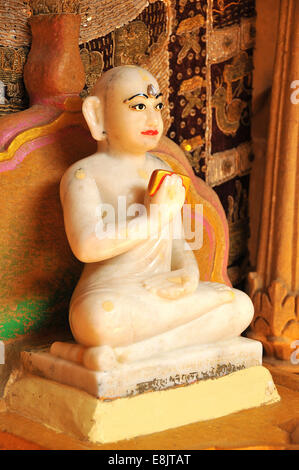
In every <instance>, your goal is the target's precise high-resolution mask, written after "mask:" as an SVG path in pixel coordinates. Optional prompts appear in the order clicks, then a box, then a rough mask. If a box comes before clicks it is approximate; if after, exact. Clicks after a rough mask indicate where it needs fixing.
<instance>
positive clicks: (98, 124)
mask: <svg viewBox="0 0 299 470" xmlns="http://www.w3.org/2000/svg"><path fill="white" fill-rule="evenodd" d="M161 100H162V95H161V93H160V89H159V85H158V82H157V80H156V79H155V78H154V77H153V76H152V74H151V73H150V72H148V71H147V70H144V69H142V68H141V67H136V66H134V65H124V66H120V67H115V68H113V69H110V70H108V71H107V72H105V73H104V74H103V75H102V76H101V77H100V79H99V80H98V81H97V83H96V85H95V87H94V89H93V90H92V93H91V96H89V97H87V98H86V99H85V101H84V103H83V114H84V116H85V119H86V121H87V123H88V125H89V128H90V130H91V133H92V135H93V137H94V138H95V139H96V140H98V141H105V145H106V148H109V149H110V150H111V149H113V151H114V152H115V153H117V154H121V153H122V152H123V153H127V154H133V153H134V152H135V153H136V152H137V153H139V154H141V153H142V152H146V151H148V150H150V149H152V148H154V147H155V146H156V144H157V142H158V140H159V138H160V137H161V135H162V132H163V121H162V117H161V109H162V107H163V103H162V101H161ZM111 153H113V152H112V150H111Z"/></svg>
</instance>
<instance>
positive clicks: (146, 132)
mask: <svg viewBox="0 0 299 470" xmlns="http://www.w3.org/2000/svg"><path fill="white" fill-rule="evenodd" d="M141 134H143V135H158V134H159V132H158V131H153V130H149V131H143V132H141Z"/></svg>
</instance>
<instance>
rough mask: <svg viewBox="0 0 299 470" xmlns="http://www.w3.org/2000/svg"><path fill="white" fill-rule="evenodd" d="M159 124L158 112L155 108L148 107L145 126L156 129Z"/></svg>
mask: <svg viewBox="0 0 299 470" xmlns="http://www.w3.org/2000/svg"><path fill="white" fill-rule="evenodd" d="M158 124H159V113H157V111H156V110H155V109H148V112H147V126H148V127H149V128H151V129H156V128H157V127H158Z"/></svg>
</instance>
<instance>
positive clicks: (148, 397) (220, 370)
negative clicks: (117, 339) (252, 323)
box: [5, 338, 280, 443]
mask: <svg viewBox="0 0 299 470" xmlns="http://www.w3.org/2000/svg"><path fill="white" fill-rule="evenodd" d="M182 352H183V350H181V351H175V352H173V353H169V354H167V355H165V356H163V358H162V357H161V356H160V357H158V358H156V359H152V360H151V361H144V362H139V363H135V364H134V365H133V364H131V365H124V366H122V367H120V368H119V369H115V370H114V371H110V372H92V371H87V370H86V369H84V368H83V367H81V366H78V365H76V364H71V363H67V361H63V360H61V359H58V358H56V357H53V356H52V357H51V355H50V354H48V353H46V352H36V353H33V352H31V353H23V364H24V366H25V371H24V373H23V374H21V375H19V377H17V378H16V380H15V381H14V382H12V381H11V383H10V384H8V386H7V389H6V395H5V396H6V403H7V407H8V409H9V410H11V411H14V412H17V413H20V414H22V415H24V416H27V417H30V419H33V420H36V421H39V422H42V423H43V424H45V425H47V426H49V427H51V428H53V429H55V430H57V431H60V432H65V433H67V434H69V435H72V436H73V437H76V438H79V439H85V440H86V439H88V440H89V441H91V442H100V443H106V442H114V441H118V440H122V439H128V438H132V437H135V436H139V435H145V434H151V433H154V432H159V431H164V430H166V429H171V428H175V427H178V426H182V425H185V424H189V423H194V422H197V421H204V420H208V419H213V418H219V417H221V416H225V415H228V414H230V413H234V412H237V411H241V410H244V409H248V408H252V407H257V406H260V405H263V404H269V403H274V402H276V401H279V399H280V398H279V395H278V393H277V391H276V388H275V385H274V383H273V380H272V377H271V375H270V373H269V371H268V370H267V369H265V368H264V367H262V366H261V365H259V364H260V363H261V362H260V361H261V348H260V343H258V342H256V341H252V340H248V339H246V338H235V339H234V340H231V341H227V342H225V343H224V342H223V343H219V344H217V345H205V346H202V347H201V348H199V347H196V348H188V350H187V349H185V350H184V355H183V354H182ZM196 357H197V359H196ZM155 361H157V363H159V364H160V366H158V367H157V364H155ZM71 367H72V372H71ZM151 368H152V369H151ZM151 370H152V371H151ZM154 370H155V372H154ZM30 371H31V373H30ZM32 373H35V374H38V375H44V376H46V375H48V376H52V377H51V378H52V380H50V379H49V378H44V377H40V376H38V375H32ZM80 374H81V375H80ZM75 377H76V379H75ZM54 380H55V381H54ZM70 380H73V383H72V385H73V386H70V385H65V383H66V382H68V381H70ZM75 380H77V385H76V387H78V386H80V387H81V388H85V389H86V388H89V393H87V392H86V391H84V390H80V389H78V388H75V383H74V382H75ZM59 381H63V382H64V383H58V382H59ZM191 382H193V383H191ZM184 385H185V386H184ZM144 392H148V393H144ZM91 393H92V394H93V395H94V396H92V394H91ZM117 393H118V395H117ZM97 396H98V398H97Z"/></svg>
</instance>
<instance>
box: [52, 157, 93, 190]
mask: <svg viewBox="0 0 299 470" xmlns="http://www.w3.org/2000/svg"><path fill="white" fill-rule="evenodd" d="M96 157H98V155H96V154H95V155H91V156H89V157H86V158H83V159H81V160H78V161H77V162H75V163H73V164H72V165H71V166H70V167H69V168H68V169H67V170H66V171H65V173H64V174H63V176H62V178H61V181H60V198H61V199H63V196H64V195H65V194H66V193H67V192H68V191H69V190H72V189H73V190H74V191H77V189H78V186H81V187H82V185H83V186H85V185H89V184H90V182H91V180H94V174H95V166H96V161H97V158H96Z"/></svg>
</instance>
